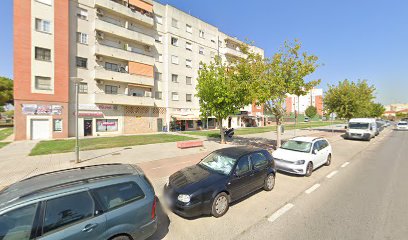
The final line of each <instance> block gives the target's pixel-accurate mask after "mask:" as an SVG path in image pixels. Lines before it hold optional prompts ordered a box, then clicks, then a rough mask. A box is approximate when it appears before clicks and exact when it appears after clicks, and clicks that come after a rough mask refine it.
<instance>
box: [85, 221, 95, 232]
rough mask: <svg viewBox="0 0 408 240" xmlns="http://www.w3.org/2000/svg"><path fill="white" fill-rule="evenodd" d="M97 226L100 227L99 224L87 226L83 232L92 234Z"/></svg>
mask: <svg viewBox="0 0 408 240" xmlns="http://www.w3.org/2000/svg"><path fill="white" fill-rule="evenodd" d="M97 226H98V224H97V223H92V224H87V225H86V226H85V227H84V228H83V229H82V232H91V231H92V230H94V228H96V227H97Z"/></svg>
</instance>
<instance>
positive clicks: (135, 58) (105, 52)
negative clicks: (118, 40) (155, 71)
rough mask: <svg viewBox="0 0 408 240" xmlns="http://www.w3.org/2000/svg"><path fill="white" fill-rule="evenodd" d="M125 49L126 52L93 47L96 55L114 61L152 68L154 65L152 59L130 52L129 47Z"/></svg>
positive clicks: (103, 46)
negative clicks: (114, 59) (142, 64)
mask: <svg viewBox="0 0 408 240" xmlns="http://www.w3.org/2000/svg"><path fill="white" fill-rule="evenodd" d="M127 49H128V50H125V49H120V48H115V47H111V46H107V45H102V44H97V45H96V47H95V53H96V54H97V55H102V56H108V57H112V58H116V59H122V60H126V61H131V62H139V63H144V64H147V65H152V66H153V65H154V57H152V56H148V55H144V54H142V53H138V52H133V51H131V48H130V47H128V48H127Z"/></svg>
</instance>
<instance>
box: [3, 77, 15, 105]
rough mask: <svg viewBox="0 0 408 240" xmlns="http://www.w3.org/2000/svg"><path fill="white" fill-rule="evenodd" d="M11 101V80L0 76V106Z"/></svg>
mask: <svg viewBox="0 0 408 240" xmlns="http://www.w3.org/2000/svg"><path fill="white" fill-rule="evenodd" d="M6 103H13V80H11V79H10V78H6V77H0V106H3V105H5V104H6Z"/></svg>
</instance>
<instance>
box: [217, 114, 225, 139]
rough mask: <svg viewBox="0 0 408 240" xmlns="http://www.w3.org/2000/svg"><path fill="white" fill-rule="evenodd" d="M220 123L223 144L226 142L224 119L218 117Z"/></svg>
mask: <svg viewBox="0 0 408 240" xmlns="http://www.w3.org/2000/svg"><path fill="white" fill-rule="evenodd" d="M218 122H219V124H220V135H221V144H225V135H224V128H223V126H222V119H218Z"/></svg>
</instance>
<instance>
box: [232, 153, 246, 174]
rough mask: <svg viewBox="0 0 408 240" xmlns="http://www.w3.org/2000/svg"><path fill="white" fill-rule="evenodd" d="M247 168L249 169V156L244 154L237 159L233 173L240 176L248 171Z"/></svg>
mask: <svg viewBox="0 0 408 240" xmlns="http://www.w3.org/2000/svg"><path fill="white" fill-rule="evenodd" d="M249 170H250V165H249V158H248V156H244V157H242V158H241V159H240V160H239V162H238V164H237V167H236V168H235V173H236V174H237V175H238V176H242V175H244V174H245V173H247V172H249Z"/></svg>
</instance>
